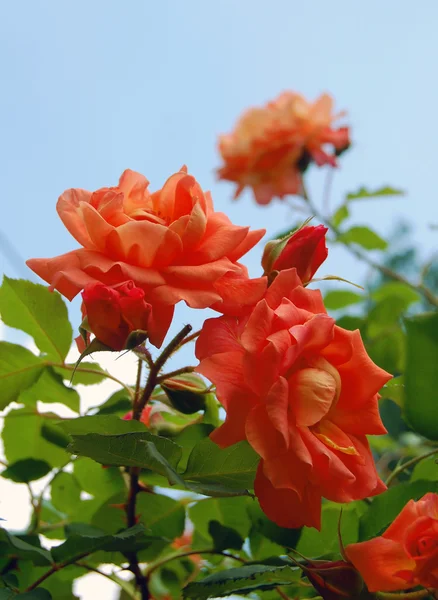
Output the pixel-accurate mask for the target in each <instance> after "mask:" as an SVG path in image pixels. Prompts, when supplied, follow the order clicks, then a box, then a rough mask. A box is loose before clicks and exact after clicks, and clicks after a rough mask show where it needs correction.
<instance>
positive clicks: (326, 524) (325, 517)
mask: <svg viewBox="0 0 438 600" xmlns="http://www.w3.org/2000/svg"><path fill="white" fill-rule="evenodd" d="M341 511H342V517H341V533H342V541H343V543H344V545H347V544H352V543H354V542H357V540H358V537H359V517H360V514H361V513H362V512H363V509H361V506H360V505H359V504H358V503H351V504H344V505H343V506H340V505H338V504H332V503H330V504H324V505H323V507H322V514H321V530H320V531H317V530H316V529H314V528H311V527H305V528H303V531H302V533H301V537H300V540H299V542H298V545H297V550H298V551H299V552H301V554H303V555H304V556H307V557H309V558H317V557H319V556H324V555H326V554H339V540H338V523H339V518H340V515H341Z"/></svg>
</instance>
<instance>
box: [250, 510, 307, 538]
mask: <svg viewBox="0 0 438 600" xmlns="http://www.w3.org/2000/svg"><path fill="white" fill-rule="evenodd" d="M248 513H249V516H250V518H251V521H252V523H253V528H252V532H254V531H258V532H260V533H261V534H262V535H263V536H265V537H266V538H268V539H269V540H271V541H272V542H275V543H276V544H278V545H280V546H283V547H284V548H295V547H296V545H297V542H298V540H299V539H300V535H301V529H286V528H285V527H279V526H278V525H276V524H275V523H273V522H272V521H270V520H269V519H268V517H267V516H266V515H265V514H264V512H263V511H262V509H261V508H260V506H259V504H258V502H250V503H248Z"/></svg>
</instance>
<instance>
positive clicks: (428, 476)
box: [411, 449, 438, 481]
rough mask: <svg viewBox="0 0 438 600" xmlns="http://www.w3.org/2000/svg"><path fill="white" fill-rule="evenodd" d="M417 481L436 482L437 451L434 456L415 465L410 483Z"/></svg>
mask: <svg viewBox="0 0 438 600" xmlns="http://www.w3.org/2000/svg"><path fill="white" fill-rule="evenodd" d="M419 479H425V480H427V481H438V449H437V453H436V454H435V455H434V456H429V457H428V458H425V459H423V460H422V461H421V462H419V463H417V464H416V465H415V468H414V470H413V471H412V475H411V481H418V480H419Z"/></svg>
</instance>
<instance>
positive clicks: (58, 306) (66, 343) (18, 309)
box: [0, 276, 73, 362]
mask: <svg viewBox="0 0 438 600" xmlns="http://www.w3.org/2000/svg"><path fill="white" fill-rule="evenodd" d="M0 313H1V316H2V320H3V321H4V323H5V324H6V325H9V326H10V327H15V328H16V329H21V330H22V331H25V332H26V333H28V334H29V335H31V336H32V337H33V339H34V340H35V344H36V345H37V346H38V348H39V349H40V350H41V352H43V353H45V354H47V356H48V357H50V358H52V359H53V360H55V361H59V360H60V361H61V362H63V361H64V359H65V357H66V356H67V354H68V351H69V350H70V346H71V342H72V335H73V331H72V327H71V325H70V323H69V320H68V313H67V307H66V305H65V303H64V301H63V300H62V298H61V296H60V295H59V294H58V292H50V291H49V289H48V288H47V287H46V286H44V285H40V284H39V283H32V282H30V281H25V280H24V279H9V277H6V276H5V277H4V279H3V284H2V287H1V288H0Z"/></svg>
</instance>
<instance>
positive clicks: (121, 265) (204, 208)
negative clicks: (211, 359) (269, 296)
mask: <svg viewBox="0 0 438 600" xmlns="http://www.w3.org/2000/svg"><path fill="white" fill-rule="evenodd" d="M148 185H149V182H148V180H147V179H146V178H145V177H144V176H143V175H140V173H136V172H134V171H130V170H127V171H125V172H124V173H123V174H122V176H121V178H120V181H119V185H118V186H117V187H112V188H102V189H99V190H97V191H96V192H88V191H86V190H81V189H70V190H67V191H66V192H64V193H63V194H62V195H61V197H60V198H59V200H58V204H57V211H58V214H59V216H60V218H61V220H62V222H63V223H64V225H65V226H66V227H67V229H68V230H69V232H70V233H71V234H72V235H73V237H74V238H75V239H76V240H77V241H78V242H79V243H80V244H81V246H82V248H80V249H77V250H73V251H72V252H68V253H67V254H62V255H61V256H57V257H55V258H49V259H43V258H34V259H31V260H29V261H27V264H28V266H29V267H30V268H31V269H32V270H33V271H35V273H37V274H38V275H39V276H40V277H42V279H44V280H45V281H47V282H48V283H50V285H51V287H52V289H57V290H58V291H59V292H61V294H63V295H64V296H65V297H66V298H68V299H69V300H71V299H72V298H74V297H75V296H76V295H77V294H78V293H79V292H80V291H81V290H82V289H84V288H85V287H86V286H87V285H88V284H90V283H95V282H100V283H103V284H105V285H107V286H115V285H119V284H121V283H124V282H125V281H127V280H132V281H133V282H134V283H135V285H136V286H137V287H139V288H141V289H142V290H143V291H144V293H145V297H144V300H145V302H147V303H148V304H150V305H151V314H150V317H149V320H148V333H149V339H150V340H151V342H152V343H153V344H154V345H156V346H160V345H161V344H162V341H163V339H164V336H165V334H166V332H167V330H168V328H169V325H170V323H171V320H172V316H173V312H174V306H175V304H177V303H178V302H179V301H180V300H184V301H185V302H186V303H187V304H188V305H189V306H191V307H192V308H206V307H212V306H213V307H214V308H217V309H218V310H220V309H221V307H222V305H223V307H224V310H227V311H231V312H233V310H240V308H241V306H242V305H246V304H248V303H251V302H253V301H254V298H258V297H259V296H260V294H261V293H263V290H264V288H265V285H266V283H265V280H264V279H263V278H261V279H258V280H249V279H248V275H247V269H246V267H244V266H243V265H241V264H240V263H239V262H238V260H239V259H240V258H241V257H242V256H243V255H244V254H245V253H246V252H248V250H250V249H251V248H252V247H253V246H254V245H255V244H256V243H257V242H258V241H259V240H260V238H261V237H262V236H263V234H264V230H257V231H249V227H239V226H236V225H233V224H232V223H231V221H230V220H229V219H228V217H227V216H226V215H224V214H223V213H220V212H215V211H214V208H213V203H212V199H211V197H210V194H209V193H208V192H207V193H204V192H203V191H202V189H201V187H200V186H199V184H198V183H197V181H196V180H195V179H194V177H192V176H190V175H187V172H186V170H185V169H183V170H181V171H180V172H179V173H175V174H174V175H172V176H171V177H170V178H169V179H168V180H167V181H166V183H165V184H164V186H163V188H162V189H161V190H158V191H157V192H154V193H150V192H149V190H148Z"/></svg>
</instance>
